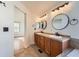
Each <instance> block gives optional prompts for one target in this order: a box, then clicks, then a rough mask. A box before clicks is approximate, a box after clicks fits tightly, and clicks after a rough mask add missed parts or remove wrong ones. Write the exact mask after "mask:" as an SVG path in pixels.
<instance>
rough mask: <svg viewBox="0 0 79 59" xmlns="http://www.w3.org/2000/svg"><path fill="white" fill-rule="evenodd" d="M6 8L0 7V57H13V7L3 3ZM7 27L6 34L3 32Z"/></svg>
mask: <svg viewBox="0 0 79 59" xmlns="http://www.w3.org/2000/svg"><path fill="white" fill-rule="evenodd" d="M5 3H6V6H7V7H4V6H2V5H0V57H2V56H3V57H4V56H13V44H12V43H13V24H12V23H13V6H12V5H11V3H8V2H5ZM3 27H8V28H9V31H8V32H3Z"/></svg>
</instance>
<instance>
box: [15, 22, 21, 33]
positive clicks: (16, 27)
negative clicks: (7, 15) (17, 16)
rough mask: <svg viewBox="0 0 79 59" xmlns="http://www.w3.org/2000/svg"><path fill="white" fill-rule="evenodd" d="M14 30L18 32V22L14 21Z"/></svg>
mask: <svg viewBox="0 0 79 59" xmlns="http://www.w3.org/2000/svg"><path fill="white" fill-rule="evenodd" d="M14 32H15V33H18V32H20V22H14Z"/></svg>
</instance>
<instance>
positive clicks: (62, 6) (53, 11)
mask: <svg viewBox="0 0 79 59" xmlns="http://www.w3.org/2000/svg"><path fill="white" fill-rule="evenodd" d="M68 4H69V2H66V3H64V4H63V5H61V6H58V7H57V8H55V9H53V10H52V12H54V11H55V10H59V9H60V8H61V7H64V6H65V5H68Z"/></svg>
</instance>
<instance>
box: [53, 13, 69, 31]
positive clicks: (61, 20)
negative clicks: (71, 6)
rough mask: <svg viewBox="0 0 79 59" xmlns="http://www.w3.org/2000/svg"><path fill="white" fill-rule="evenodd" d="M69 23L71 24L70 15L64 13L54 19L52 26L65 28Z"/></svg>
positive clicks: (60, 28)
mask: <svg viewBox="0 0 79 59" xmlns="http://www.w3.org/2000/svg"><path fill="white" fill-rule="evenodd" d="M68 24H69V16H68V15H66V14H64V13H61V14H58V15H56V16H55V17H54V18H53V19H52V26H53V28H54V29H56V30H62V29H65V28H66V27H67V26H68Z"/></svg>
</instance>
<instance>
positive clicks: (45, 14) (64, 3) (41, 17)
mask: <svg viewBox="0 0 79 59" xmlns="http://www.w3.org/2000/svg"><path fill="white" fill-rule="evenodd" d="M68 4H69V2H66V3H64V4H63V5H61V6H58V7H57V8H55V9H53V10H52V12H54V11H55V10H59V9H60V8H61V7H64V6H65V5H68ZM46 15H47V14H44V15H42V16H41V17H40V18H42V17H44V16H46Z"/></svg>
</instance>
